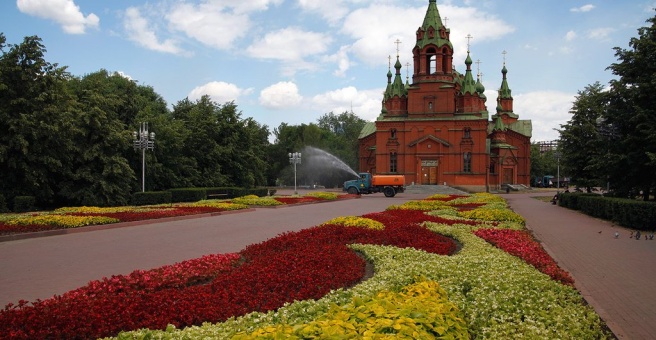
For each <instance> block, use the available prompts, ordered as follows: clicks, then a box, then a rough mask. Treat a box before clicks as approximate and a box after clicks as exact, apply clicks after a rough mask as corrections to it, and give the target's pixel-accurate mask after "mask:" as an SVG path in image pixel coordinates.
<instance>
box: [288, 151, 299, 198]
mask: <svg viewBox="0 0 656 340" xmlns="http://www.w3.org/2000/svg"><path fill="white" fill-rule="evenodd" d="M289 163H290V164H294V195H296V194H298V192H297V191H296V164H301V153H300V152H294V153H289Z"/></svg>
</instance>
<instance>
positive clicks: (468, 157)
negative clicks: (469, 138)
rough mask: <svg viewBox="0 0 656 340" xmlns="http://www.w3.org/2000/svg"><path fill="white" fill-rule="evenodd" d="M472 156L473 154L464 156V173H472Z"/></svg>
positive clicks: (468, 153)
mask: <svg viewBox="0 0 656 340" xmlns="http://www.w3.org/2000/svg"><path fill="white" fill-rule="evenodd" d="M471 158H472V155H471V152H465V154H464V155H463V168H462V171H463V172H471V163H472V159H471Z"/></svg>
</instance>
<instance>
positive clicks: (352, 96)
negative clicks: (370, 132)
mask: <svg viewBox="0 0 656 340" xmlns="http://www.w3.org/2000/svg"><path fill="white" fill-rule="evenodd" d="M382 91H383V89H382V88H380V89H374V90H365V91H359V90H358V89H357V88H355V87H353V86H348V87H344V88H341V89H337V90H334V91H329V92H326V93H323V94H319V95H316V96H314V97H312V106H313V107H316V108H317V110H319V111H320V112H324V113H327V112H333V113H335V114H340V113H342V112H351V110H353V112H354V113H355V114H356V115H357V116H358V117H360V118H362V119H364V120H369V121H371V120H374V119H376V118H377V117H378V115H379V114H380V110H381V107H382V106H381V100H382V96H381V93H382Z"/></svg>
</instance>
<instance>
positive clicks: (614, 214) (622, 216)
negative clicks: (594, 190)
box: [560, 193, 656, 231]
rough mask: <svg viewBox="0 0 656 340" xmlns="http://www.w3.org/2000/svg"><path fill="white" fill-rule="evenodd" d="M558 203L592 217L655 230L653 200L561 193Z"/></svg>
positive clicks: (626, 225) (638, 228) (655, 208)
mask: <svg viewBox="0 0 656 340" xmlns="http://www.w3.org/2000/svg"><path fill="white" fill-rule="evenodd" d="M560 205H561V206H563V207H566V208H570V209H576V210H580V211H581V212H583V213H585V214H587V215H590V216H593V217H597V218H601V219H604V220H609V221H613V222H614V223H617V224H619V225H621V226H624V227H627V228H631V229H637V230H645V231H654V230H656V203H654V202H645V201H636V200H632V199H628V198H613V197H604V196H600V195H596V194H580V193H562V194H561V196H560Z"/></svg>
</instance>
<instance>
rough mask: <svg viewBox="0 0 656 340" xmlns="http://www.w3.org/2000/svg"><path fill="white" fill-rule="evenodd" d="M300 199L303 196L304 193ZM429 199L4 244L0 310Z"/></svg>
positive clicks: (340, 204)
mask: <svg viewBox="0 0 656 340" xmlns="http://www.w3.org/2000/svg"><path fill="white" fill-rule="evenodd" d="M299 192H300V190H299ZM425 197H427V195H425V194H424V195H416V194H408V193H402V194H398V195H396V196H395V197H393V198H387V197H385V196H384V195H383V194H372V195H366V196H362V197H361V198H357V199H347V200H340V201H335V202H325V203H317V204H307V205H299V206H290V207H281V208H257V209H255V211H249V212H243V213H235V214H228V215H220V216H215V217H205V218H194V219H186V220H179V221H172V222H164V223H156V224H148V225H139V226H134V227H125V228H117V229H107V230H96V231H91V232H80V233H74V234H65V235H57V236H48V237H40V238H30V239H23V240H17V241H8V242H0V308H2V307H4V306H5V305H6V304H8V303H14V304H15V303H16V302H18V300H20V299H24V300H27V301H34V300H36V299H47V298H50V297H52V296H53V295H55V294H63V293H65V292H67V291H69V290H72V289H75V288H78V287H81V286H83V285H86V284H87V283H88V282H89V281H92V280H97V279H100V278H102V277H109V276H111V275H117V274H129V273H131V272H132V271H134V270H137V269H149V268H156V267H160V266H163V265H167V264H173V263H176V262H180V261H184V260H188V259H193V258H198V257H201V256H202V255H207V254H217V253H232V252H238V251H240V250H242V249H243V248H244V247H246V246H247V245H250V244H254V243H259V242H262V241H265V240H267V239H269V238H271V237H274V236H276V235H279V234H281V233H283V232H285V231H293V230H300V229H304V228H308V227H312V226H316V225H319V224H321V223H323V222H325V221H328V220H330V219H332V218H334V217H338V216H360V215H363V214H366V213H370V212H379V211H383V210H385V208H387V207H388V206H390V205H393V204H402V203H403V202H405V201H408V200H417V199H422V198H425Z"/></svg>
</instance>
